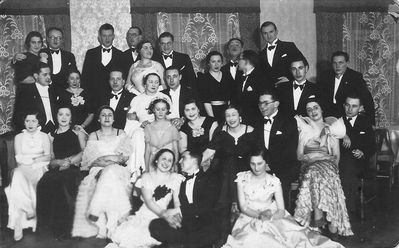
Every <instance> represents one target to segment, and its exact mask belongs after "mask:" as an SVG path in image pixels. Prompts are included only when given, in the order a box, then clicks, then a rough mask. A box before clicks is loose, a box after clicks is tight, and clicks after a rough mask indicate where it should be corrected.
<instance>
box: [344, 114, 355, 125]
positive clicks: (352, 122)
mask: <svg viewBox="0 0 399 248" xmlns="http://www.w3.org/2000/svg"><path fill="white" fill-rule="evenodd" d="M348 118H352V120H350V121H349V120H348ZM356 118H357V115H355V116H354V117H346V119H347V120H348V121H349V123H350V124H351V126H352V127H353V126H354V125H355V121H356Z"/></svg>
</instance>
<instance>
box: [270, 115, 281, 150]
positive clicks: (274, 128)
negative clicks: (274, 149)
mask: <svg viewBox="0 0 399 248" xmlns="http://www.w3.org/2000/svg"><path fill="white" fill-rule="evenodd" d="M280 127H281V121H280V118H279V114H277V115H276V116H275V118H274V120H273V124H272V128H271V130H270V137H269V150H270V147H271V145H272V141H273V140H274V138H275V137H276V133H277V131H279V130H280Z"/></svg>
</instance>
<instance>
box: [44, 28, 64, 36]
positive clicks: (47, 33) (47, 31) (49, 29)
mask: <svg viewBox="0 0 399 248" xmlns="http://www.w3.org/2000/svg"><path fill="white" fill-rule="evenodd" d="M53 30H55V31H58V32H60V33H61V34H62V36H64V32H63V31H62V29H60V28H57V27H49V28H48V29H47V30H46V36H47V37H48V36H49V35H50V32H51V31H53Z"/></svg>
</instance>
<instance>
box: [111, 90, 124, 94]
mask: <svg viewBox="0 0 399 248" xmlns="http://www.w3.org/2000/svg"><path fill="white" fill-rule="evenodd" d="M122 91H123V89H120V90H119V91H118V92H114V91H112V94H114V95H119V94H121V93H122Z"/></svg>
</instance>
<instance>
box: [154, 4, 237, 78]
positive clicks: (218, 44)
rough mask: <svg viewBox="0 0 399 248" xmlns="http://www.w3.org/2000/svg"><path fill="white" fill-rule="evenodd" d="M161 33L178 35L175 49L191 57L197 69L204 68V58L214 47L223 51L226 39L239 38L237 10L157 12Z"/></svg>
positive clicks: (197, 70)
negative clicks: (219, 11)
mask: <svg viewBox="0 0 399 248" xmlns="http://www.w3.org/2000/svg"><path fill="white" fill-rule="evenodd" d="M157 19H158V21H157V23H158V27H157V29H158V35H159V34H161V33H163V32H165V31H168V32H171V33H172V34H173V35H174V36H175V43H174V48H175V49H176V50H177V51H181V52H183V53H186V54H188V55H189V56H190V58H191V61H192V63H193V66H194V70H195V72H196V73H197V72H199V71H203V70H204V68H205V65H204V62H203V60H204V59H205V56H206V55H207V54H208V53H209V52H210V51H212V50H218V51H220V52H222V53H223V52H224V46H225V44H226V42H227V41H228V40H229V39H230V38H232V37H240V26H239V19H238V13H223V14H219V13H184V14H182V13H162V12H161V13H158V18H157Z"/></svg>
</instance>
